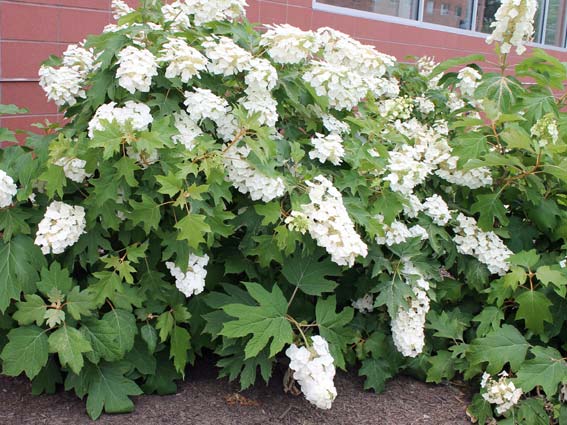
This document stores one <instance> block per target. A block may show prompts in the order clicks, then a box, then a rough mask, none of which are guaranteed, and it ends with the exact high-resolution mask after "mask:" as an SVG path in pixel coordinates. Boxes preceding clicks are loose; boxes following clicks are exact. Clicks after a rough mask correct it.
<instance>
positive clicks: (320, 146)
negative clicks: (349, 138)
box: [309, 133, 345, 165]
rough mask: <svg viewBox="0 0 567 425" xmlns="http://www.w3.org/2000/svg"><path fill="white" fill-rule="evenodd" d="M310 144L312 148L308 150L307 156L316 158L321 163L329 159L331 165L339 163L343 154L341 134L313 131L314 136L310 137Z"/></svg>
mask: <svg viewBox="0 0 567 425" xmlns="http://www.w3.org/2000/svg"><path fill="white" fill-rule="evenodd" d="M311 144H312V145H313V148H314V149H313V150H312V151H310V152H309V158H311V159H318V160H319V162H321V163H324V162H325V161H329V162H330V163H331V164H333V165H340V164H341V162H342V159H343V157H344V155H345V149H344V147H343V139H342V137H341V136H339V135H338V134H329V135H328V136H324V135H322V134H320V133H315V137H312V138H311Z"/></svg>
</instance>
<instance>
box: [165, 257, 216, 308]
mask: <svg viewBox="0 0 567 425" xmlns="http://www.w3.org/2000/svg"><path fill="white" fill-rule="evenodd" d="M208 263H209V256H208V255H207V254H205V255H203V256H198V255H195V254H190V255H189V263H188V265H187V270H186V271H185V272H184V271H183V270H181V269H180V268H179V267H177V266H176V265H175V263H173V262H170V261H168V262H166V263H165V266H166V267H167V269H168V270H169V272H170V273H171V276H172V277H174V278H175V286H176V287H177V289H179V291H181V292H182V293H183V295H185V296H186V297H187V298H189V297H190V296H191V295H198V294H200V293H201V292H203V291H204V290H205V278H206V277H207V269H206V267H207V264H208Z"/></svg>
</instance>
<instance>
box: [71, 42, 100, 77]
mask: <svg viewBox="0 0 567 425" xmlns="http://www.w3.org/2000/svg"><path fill="white" fill-rule="evenodd" d="M83 43H84V42H82V43H80V44H70V45H69V46H68V47H67V49H66V50H65V51H64V52H63V66H66V67H68V68H72V69H74V70H76V71H78V72H79V73H80V74H81V75H82V76H83V78H86V77H87V75H88V74H89V73H90V72H92V71H93V70H95V68H96V67H97V65H96V64H95V62H96V57H95V54H94V50H93V49H85V48H84V47H83Z"/></svg>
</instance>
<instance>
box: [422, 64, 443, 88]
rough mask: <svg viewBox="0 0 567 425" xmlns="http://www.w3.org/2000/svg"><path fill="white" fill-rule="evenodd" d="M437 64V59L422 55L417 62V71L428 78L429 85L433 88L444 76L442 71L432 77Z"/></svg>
mask: <svg viewBox="0 0 567 425" xmlns="http://www.w3.org/2000/svg"><path fill="white" fill-rule="evenodd" d="M437 65H439V64H438V63H437V62H435V59H434V58H432V57H429V56H422V57H420V58H419V59H418V60H417V62H416V66H417V71H418V72H419V74H420V75H422V76H424V77H427V78H428V80H429V81H428V86H429V88H431V89H434V88H436V87H437V85H438V84H439V80H441V78H442V77H443V73H441V72H440V73H438V74H437V75H435V76H433V77H431V74H432V73H433V70H434V69H435V67H436V66H437Z"/></svg>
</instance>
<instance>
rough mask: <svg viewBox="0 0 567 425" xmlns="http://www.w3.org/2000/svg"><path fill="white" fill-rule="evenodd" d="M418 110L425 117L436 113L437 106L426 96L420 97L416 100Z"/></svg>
mask: <svg viewBox="0 0 567 425" xmlns="http://www.w3.org/2000/svg"><path fill="white" fill-rule="evenodd" d="M414 101H415V103H416V106H417V110H418V111H419V112H421V113H422V114H423V115H427V114H430V113H431V112H433V111H435V104H434V103H433V102H432V101H431V100H429V99H428V98H427V97H425V96H419V97H416V98H415V99H414Z"/></svg>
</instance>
